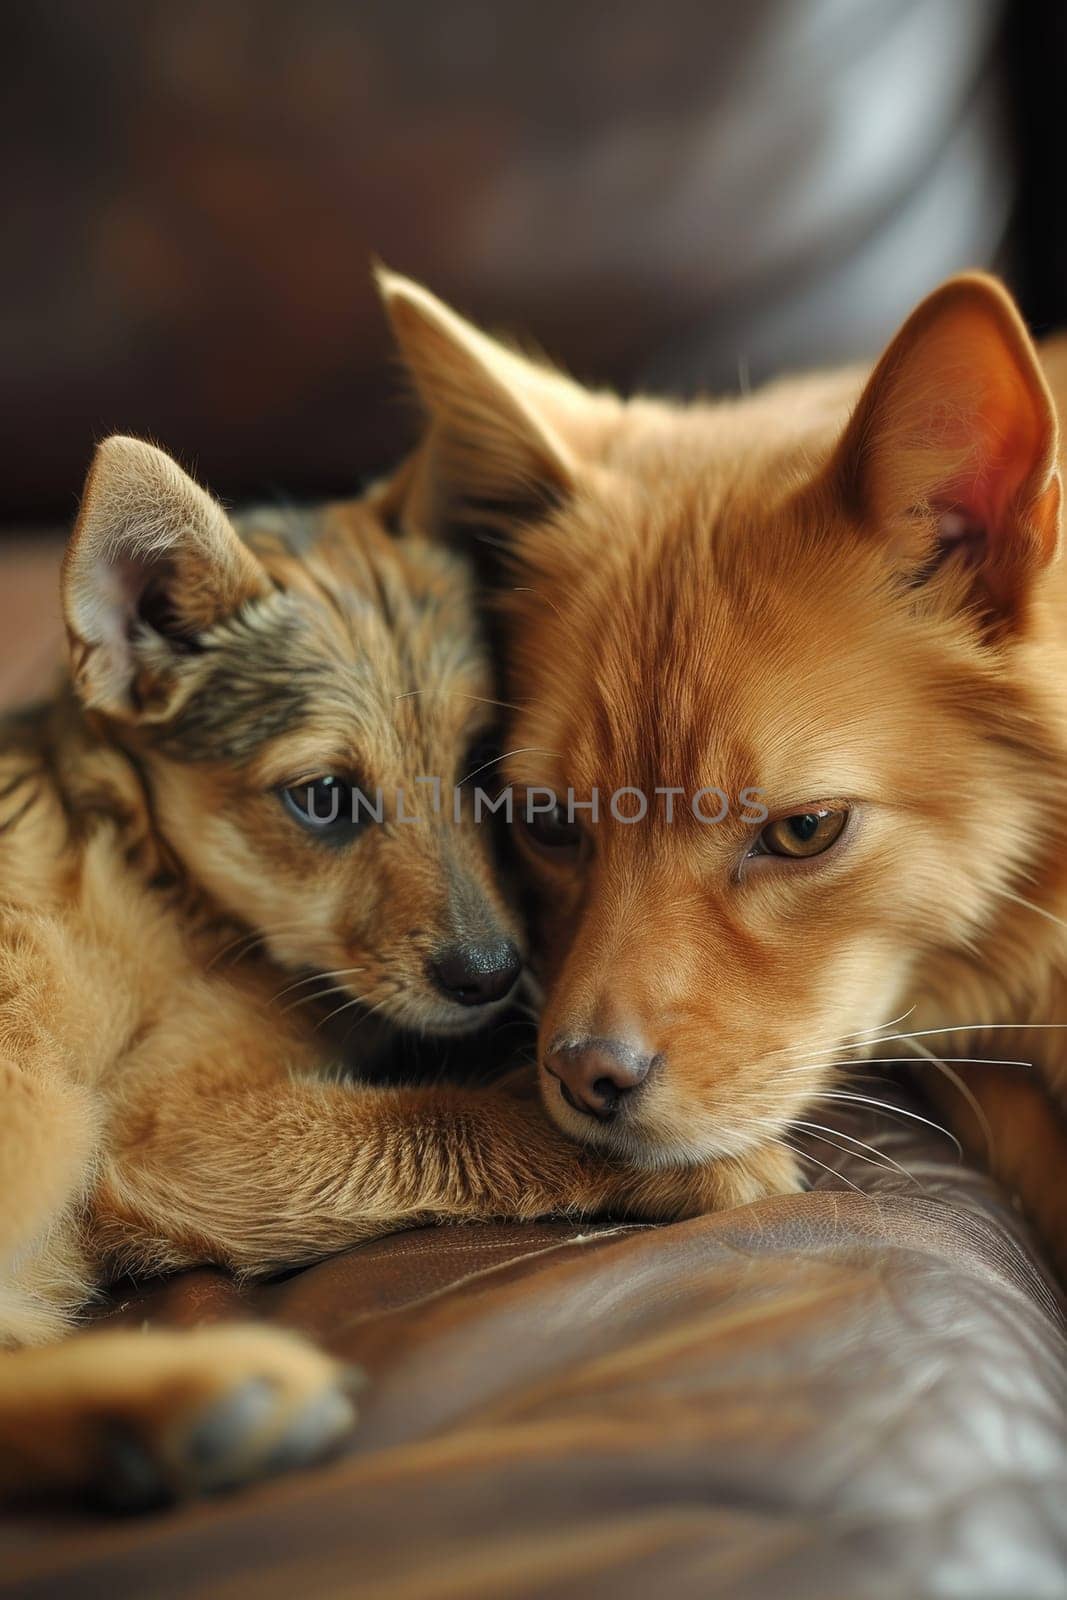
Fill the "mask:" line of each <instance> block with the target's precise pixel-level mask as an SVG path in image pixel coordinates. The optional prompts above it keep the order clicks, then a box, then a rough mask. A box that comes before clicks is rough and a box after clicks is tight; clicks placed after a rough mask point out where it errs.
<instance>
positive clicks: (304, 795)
mask: <svg viewBox="0 0 1067 1600" xmlns="http://www.w3.org/2000/svg"><path fill="white" fill-rule="evenodd" d="M281 798H282V803H283V804H284V806H285V808H286V810H287V811H288V812H289V814H290V816H293V817H295V818H296V820H297V822H299V823H300V825H301V827H304V828H306V829H307V830H308V832H309V833H314V834H316V835H317V836H318V837H319V838H320V839H329V840H330V841H331V842H333V843H339V842H340V841H342V840H344V839H350V838H351V837H352V835H353V833H356V832H358V831H359V828H360V826H361V822H360V819H359V818H358V817H357V815H356V808H355V805H354V793H353V788H352V785H351V784H350V783H349V782H348V781H347V779H345V778H336V777H334V776H332V774H329V773H324V774H323V776H322V777H321V778H311V779H309V780H308V781H307V782H306V783H294V784H292V785H290V787H289V788H287V789H283V790H282V791H281Z"/></svg>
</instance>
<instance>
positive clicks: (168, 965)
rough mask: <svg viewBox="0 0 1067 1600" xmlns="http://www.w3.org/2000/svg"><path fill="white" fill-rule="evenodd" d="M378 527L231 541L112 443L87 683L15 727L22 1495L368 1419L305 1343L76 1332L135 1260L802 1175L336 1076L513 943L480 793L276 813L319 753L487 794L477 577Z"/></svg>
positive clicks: (133, 1476) (17, 1335)
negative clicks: (599, 1151)
mask: <svg viewBox="0 0 1067 1600" xmlns="http://www.w3.org/2000/svg"><path fill="white" fill-rule="evenodd" d="M386 512H387V507H386V505H385V503H384V501H383V499H382V497H381V496H379V495H376V494H373V493H372V494H371V496H370V497H369V498H368V499H367V500H365V501H363V502H359V503H355V504H353V505H348V506H336V507H328V508H326V509H325V510H322V511H317V512H309V513H295V512H294V513H286V514H281V513H277V512H265V513H261V514H258V515H256V514H251V515H249V516H248V517H246V518H245V519H244V520H243V522H242V523H241V526H240V536H239V534H238V532H237V531H236V530H235V528H234V526H233V525H232V524H231V522H230V521H229V519H228V518H227V517H226V516H225V514H224V513H223V511H222V510H221V508H220V507H219V506H218V505H217V503H216V502H215V501H213V500H212V499H211V498H210V497H209V496H208V495H207V494H206V493H205V492H204V491H203V490H201V489H200V488H199V487H198V486H197V485H196V484H195V483H193V481H192V480H191V479H190V478H188V477H187V476H186V475H185V474H184V473H183V472H182V471H181V470H180V468H178V467H177V466H176V465H175V463H174V462H173V461H171V460H170V459H169V457H167V456H165V455H164V454H163V453H162V452H161V451H158V450H156V449H154V448H153V447H151V446H149V445H145V444H141V443H139V442H137V441H134V440H129V439H118V438H116V439H112V440H109V441H108V442H107V443H105V444H104V445H103V446H101V448H100V450H99V451H98V453H97V458H96V461H95V463H94V466H93V470H92V473H91V475H90V478H89V482H88V485H87V488H86V493H85V498H84V502H83V505H82V510H81V515H80V518H79V521H78V524H77V527H76V529H75V532H74V534H73V537H72V539H71V542H70V546H69V548H68V552H67V557H66V561H65V565H64V573H63V604H64V610H65V615H66V620H67V625H68V631H69V635H70V645H71V675H70V681H69V682H67V683H65V684H64V685H63V686H62V688H61V690H60V692H59V693H58V694H57V696H56V698H55V699H54V700H53V701H51V702H50V703H49V704H47V705H45V706H42V707H40V708H37V709H36V710H34V711H31V712H28V713H25V714H23V715H21V716H18V717H15V718H11V719H9V720H8V721H7V722H6V723H5V724H4V729H3V737H2V740H0V1191H2V1193H3V1196H4V1205H3V1211H2V1213H0V1344H4V1345H7V1346H8V1347H10V1348H9V1349H8V1351H7V1353H6V1354H4V1355H2V1356H0V1488H4V1489H8V1490H11V1489H23V1490H24V1489H27V1488H42V1487H56V1486H61V1485H62V1486H67V1487H69V1488H73V1489H86V1488H92V1487H98V1488H99V1489H101V1491H103V1490H105V1489H106V1490H108V1491H109V1492H111V1493H112V1494H114V1495H115V1496H117V1497H118V1498H128V1499H132V1500H138V1501H144V1500H146V1499H152V1498H155V1497H165V1496H167V1495H171V1494H174V1493H187V1492H195V1491H199V1490H208V1489H213V1488H217V1487H221V1486H224V1485H228V1484H232V1483H234V1482H237V1481H240V1480H242V1479H246V1478H250V1477H253V1476H255V1475H256V1474H258V1473H260V1472H263V1471H265V1470H270V1469H276V1468H278V1467H280V1466H284V1465H295V1464H299V1463H300V1462H301V1461H303V1460H305V1459H308V1458H310V1457H311V1456H313V1455H315V1454H317V1453H320V1452H321V1451H322V1450H323V1449H324V1448H326V1447H327V1446H328V1445H330V1444H331V1443H332V1442H333V1441H334V1440H335V1439H336V1438H337V1437H338V1436H339V1434H340V1433H342V1432H343V1431H344V1430H345V1429H346V1428H347V1427H348V1425H349V1424H350V1423H351V1417H352V1413H351V1406H350V1402H349V1400H348V1398H347V1394H346V1380H345V1375H344V1374H342V1373H340V1372H339V1371H338V1369H337V1367H336V1366H335V1364H334V1363H333V1362H331V1361H330V1360H329V1359H328V1358H327V1357H326V1356H325V1355H323V1354H320V1353H319V1352H317V1351H315V1350H314V1349H313V1348H311V1347H310V1346H307V1345H305V1344H303V1343H302V1342H301V1341H299V1340H297V1339H295V1338H293V1337H292V1336H291V1335H288V1334H283V1333H282V1332H280V1331H279V1332H272V1331H268V1330H260V1329H243V1328H236V1329H226V1328H223V1329H215V1330H205V1331H203V1332H202V1333H198V1334H196V1335H193V1336H188V1335H174V1334H163V1333H150V1334H146V1335H144V1336H136V1337H134V1336H131V1335H129V1334H126V1333H122V1334H119V1333H109V1332H106V1331H105V1332H98V1333H92V1334H85V1335H78V1336H77V1337H75V1338H74V1339H72V1340H68V1341H64V1342H62V1343H59V1344H54V1343H52V1342H51V1341H54V1340H55V1339H56V1337H57V1335H59V1334H61V1333H63V1332H64V1331H65V1330H66V1329H67V1328H68V1327H69V1326H70V1323H71V1321H72V1319H73V1318H74V1316H75V1315H76V1313H77V1312H78V1310H79V1309H80V1308H81V1307H82V1305H83V1304H84V1302H85V1300H86V1298H87V1296H88V1295H89V1293H90V1292H91V1290H92V1288H93V1287H94V1286H95V1285H96V1284H98V1283H99V1282H101V1281H102V1280H103V1279H106V1278H107V1277H108V1276H109V1275H110V1274H112V1273H114V1272H116V1271H120V1270H123V1269H129V1268H131V1267H132V1268H136V1269H140V1270H150V1271H154V1270H162V1269H168V1268H173V1267H178V1266H181V1265H185V1264H191V1263H197V1262H220V1263H224V1264H226V1265H228V1266H230V1267H232V1268H235V1269H238V1270H241V1271H251V1272H262V1271H265V1270H269V1269H271V1268H274V1267H277V1266H279V1265H283V1264H284V1265H292V1264H295V1263H298V1262H300V1261H304V1260H307V1259H309V1258H310V1257H313V1256H317V1255H322V1254H323V1253H325V1252H328V1251H331V1250H335V1249H339V1248H341V1247H343V1246H345V1245H349V1244H352V1243H353V1242H355V1241H358V1240H360V1239H365V1238H369V1237H371V1236H374V1235H377V1234H381V1233H384V1232H387V1231H389V1230H390V1229H394V1228H398V1227H402V1226H405V1225H409V1224H412V1223H416V1222H420V1221H427V1220H433V1219H438V1218H447V1217H458V1218H472V1217H486V1216H511V1217H525V1216H533V1215H537V1214H542V1213H545V1212H550V1211H554V1210H571V1211H574V1212H581V1211H587V1210H594V1209H602V1208H604V1207H606V1206H614V1207H616V1208H620V1209H621V1208H627V1209H630V1210H633V1211H636V1212H639V1213H645V1214H649V1215H670V1214H674V1213H676V1212H678V1211H684V1210H698V1209H700V1208H702V1207H704V1206H710V1205H715V1204H727V1203H730V1202H731V1201H736V1200H740V1199H744V1198H750V1197H754V1196H756V1195H758V1194H760V1193H762V1192H765V1190H766V1189H767V1188H768V1187H770V1188H773V1187H775V1186H776V1182H777V1179H778V1178H779V1176H780V1173H779V1169H778V1168H777V1167H776V1166H775V1165H774V1164H773V1163H772V1164H770V1165H769V1166H768V1167H767V1169H766V1171H765V1172H764V1173H763V1174H761V1175H753V1173H752V1172H750V1170H749V1169H748V1168H744V1169H742V1168H739V1167H735V1166H731V1165H730V1164H729V1163H725V1164H724V1165H723V1166H722V1167H721V1169H719V1170H718V1171H717V1172H716V1173H715V1174H714V1175H713V1176H711V1177H710V1178H709V1176H708V1175H707V1174H704V1173H692V1174H690V1173H680V1174H677V1175H676V1176H675V1177H670V1178H668V1177H663V1178H660V1179H658V1180H654V1179H651V1178H649V1177H648V1175H646V1174H643V1173H641V1172H639V1171H635V1172H627V1171H626V1170H625V1169H624V1168H623V1167H621V1166H619V1165H612V1164H611V1163H610V1162H608V1161H605V1160H602V1159H600V1158H598V1157H597V1156H595V1155H594V1154H593V1153H591V1152H589V1151H587V1150H584V1149H583V1148H582V1147H581V1146H579V1145H577V1144H574V1143H572V1142H570V1141H568V1140H566V1139H564V1138H562V1137H561V1136H560V1134H559V1133H558V1131H557V1130H556V1129H555V1128H554V1126H553V1125H552V1124H551V1123H550V1122H549V1121H548V1120H547V1119H546V1118H545V1117H544V1115H543V1112H542V1111H541V1109H540V1106H539V1104H538V1103H537V1100H536V1097H535V1096H532V1095H529V1094H524V1093H523V1092H522V1086H521V1084H519V1085H517V1086H514V1087H513V1088H512V1090H511V1091H510V1092H507V1091H505V1090H504V1089H501V1090H499V1091H497V1092H484V1093H477V1092H474V1091H462V1090H459V1089H447V1088H435V1089H400V1088H374V1087H371V1086H369V1085H367V1084H360V1083H359V1082H355V1081H351V1080H350V1079H346V1078H345V1077H344V1075H343V1074H342V1075H339V1074H338V1073H337V1071H336V1070H335V1069H336V1068H337V1066H338V1063H339V1061H340V1056H339V1054H338V1048H337V1041H334V1042H332V1043H331V1041H330V1038H329V1035H328V1034H326V1033H324V1032H323V1031H322V1030H321V1028H320V1026H319V1024H321V1023H324V1022H326V1021H327V1020H328V1014H329V1013H330V1012H331V1011H333V1010H341V1009H343V1011H344V1013H345V1015H344V1016H343V1018H341V1019H340V1021H341V1026H342V1027H345V1026H347V1025H349V1024H352V1023H355V1027H354V1029H352V1031H351V1032H352V1036H351V1041H350V1046H351V1049H350V1054H351V1055H352V1056H353V1057H354V1064H355V1067H356V1068H357V1069H358V1068H365V1067H367V1066H368V1065H369V1064H371V1063H372V1062H373V1060H374V1057H375V1054H376V1051H377V1049H378V1043H379V1041H378V1038H377V1036H376V1035H375V1034H374V1032H373V1031H372V1030H373V1029H374V1027H375V1025H376V1024H375V1021H374V1020H372V1019H376V1018H381V1019H383V1020H384V1021H385V1022H386V1024H388V1027H389V1028H390V1029H396V1028H406V1029H409V1030H416V1031H418V1032H430V1033H435V1034H442V1035H447V1034H455V1035H458V1034H461V1033H463V1032H465V1031H466V1030H468V1029H469V1027H470V1025H471V1021H472V1013H471V1012H470V1011H469V1010H467V1009H464V1007H463V1005H462V1004H460V1003H458V1002H455V1001H453V1000H452V999H449V998H446V997H444V996H443V995H442V994H441V993H439V992H438V990H437V989H436V988H435V987H434V985H433V984H432V983H431V981H430V979H429V977H428V975H427V973H428V963H429V962H430V961H431V960H432V959H433V957H434V952H435V951H436V950H437V949H438V948H439V947H440V946H441V944H442V943H443V942H444V943H447V942H448V941H449V940H452V939H455V938H456V937H457V935H462V936H463V937H466V938H470V937H481V936H486V935H497V934H507V933H511V934H515V926H514V917H513V914H512V912H511V910H510V909H509V906H508V904H507V903H506V901H505V899H504V898H503V896H502V894H501V891H500V889H499V887H498V884H497V879H496V874H495V872H494V869H493V860H492V852H491V848H490V842H489V836H488V830H487V829H486V828H485V827H484V826H479V825H477V824H476V823H475V821H474V819H473V816H472V814H471V812H470V811H469V810H467V811H465V812H464V815H463V820H462V822H461V823H460V824H458V825H456V824H455V823H454V821H452V820H451V819H450V818H449V817H448V816H447V815H446V816H445V818H444V819H443V820H442V819H438V818H435V817H434V815H433V814H432V809H430V810H427V809H423V810H422V822H421V824H420V825H413V826H405V825H403V824H401V823H399V822H398V821H397V820H395V816H394V814H393V813H392V812H390V813H389V815H388V816H387V817H386V818H385V820H384V821H383V822H382V823H381V824H377V823H375V824H368V825H367V826H366V827H365V828H364V829H363V831H362V832H361V833H360V834H359V835H358V837H353V838H352V839H350V840H349V841H348V842H347V843H346V844H344V845H342V846H335V845H331V844H330V843H327V842H324V840H323V839H322V838H318V837H312V836H311V835H310V834H309V832H308V831H307V830H306V829H305V828H303V827H302V826H301V825H300V824H299V823H298V822H297V821H296V820H294V817H293V815H291V814H290V812H289V810H287V806H286V804H285V803H283V798H282V796H283V792H284V791H285V790H286V788H292V787H293V786H297V788H299V786H300V785H301V784H305V785H306V784H307V783H309V782H310V781H311V780H312V779H313V778H314V777H316V776H318V775H321V774H324V773H328V774H335V775H336V774H343V775H348V776H349V777H350V778H352V779H353V780H354V781H358V782H359V783H360V784H361V786H363V787H364V788H365V790H366V792H367V793H368V794H370V793H372V792H373V791H374V790H376V789H377V788H379V787H381V788H383V789H384V790H385V791H386V792H387V793H392V792H394V791H395V790H396V789H397V788H398V787H401V786H402V787H403V788H404V789H405V790H406V794H407V801H406V804H405V810H407V811H409V812H410V810H411V809H412V807H413V806H415V805H416V803H417V801H418V797H419V796H420V793H421V794H422V795H424V796H425V798H426V805H427V807H429V806H431V801H430V798H429V791H427V790H420V788H419V785H418V778H419V777H420V776H426V775H437V776H440V777H441V778H442V780H443V782H444V783H445V784H446V785H448V784H450V783H452V782H459V781H460V780H461V779H462V778H463V777H464V776H465V775H466V774H467V772H468V771H469V767H470V759H471V758H470V755H469V752H470V747H471V744H472V741H476V740H477V738H478V737H479V735H480V734H482V733H483V731H484V730H485V728H486V726H487V725H488V724H489V723H490V722H491V721H492V720H493V718H494V717H495V715H496V703H495V702H494V700H493V697H492V681H491V676H490V672H489V668H488V662H487V658H486V653H485V650H484V648H483V646H482V644H481V642H480V640H479V637H478V634H477V631H476V629H475V626H474V621H473V614H472V606H471V596H470V583H469V579H468V576H467V573H466V569H465V566H464V565H463V564H462V563H461V562H460V560H459V559H458V558H456V557H453V556H450V555H448V554H447V553H446V552H445V551H444V550H443V549H439V548H434V547H432V546H431V545H429V544H427V543H425V542H424V541H422V540H421V539H419V538H418V537H415V536H410V537H405V538H396V537H393V536H392V535H391V533H390V531H389V530H388V528H387V526H386V523H385V521H384V517H385V515H386ZM515 936H516V937H517V935H515ZM495 1009H496V1010H499V1004H498V1005H496V1006H495ZM487 1010H488V1012H489V1014H492V1012H493V1010H494V1007H493V1006H489V1007H485V1008H482V1011H481V1015H483V1016H484V1014H485V1012H486V1011H487ZM786 1181H788V1177H786ZM35 1347H39V1348H35Z"/></svg>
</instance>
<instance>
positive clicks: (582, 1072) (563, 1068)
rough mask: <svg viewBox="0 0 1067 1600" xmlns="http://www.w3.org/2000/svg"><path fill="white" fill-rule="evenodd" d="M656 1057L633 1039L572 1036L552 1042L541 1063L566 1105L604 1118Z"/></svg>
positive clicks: (630, 1089)
mask: <svg viewBox="0 0 1067 1600" xmlns="http://www.w3.org/2000/svg"><path fill="white" fill-rule="evenodd" d="M657 1059H658V1058H657V1057H655V1056H653V1055H651V1054H650V1053H649V1052H647V1051H646V1050H645V1049H644V1047H643V1045H642V1044H640V1043H638V1042H637V1041H636V1040H631V1039H576V1040H574V1041H567V1042H556V1043H554V1044H553V1047H552V1049H551V1050H550V1051H549V1053H548V1055H547V1057H546V1059H545V1067H546V1069H547V1071H548V1072H550V1073H551V1074H552V1076H553V1077H554V1078H558V1079H559V1087H560V1093H561V1094H562V1095H563V1098H564V1100H566V1102H567V1104H568V1105H569V1106H572V1107H573V1108H574V1110H575V1111H580V1112H582V1114H583V1116H587V1117H599V1118H600V1121H601V1122H607V1121H608V1120H609V1119H610V1118H611V1117H613V1116H614V1115H615V1113H616V1112H617V1111H618V1109H619V1102H620V1101H621V1099H622V1097H623V1095H627V1094H630V1093H632V1091H633V1090H634V1089H636V1088H638V1087H639V1086H640V1085H641V1084H642V1083H644V1081H645V1079H646V1078H647V1077H648V1073H649V1069H650V1068H651V1067H653V1066H654V1065H655V1063H656V1060H657Z"/></svg>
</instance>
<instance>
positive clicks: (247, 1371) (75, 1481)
mask: <svg viewBox="0 0 1067 1600" xmlns="http://www.w3.org/2000/svg"><path fill="white" fill-rule="evenodd" d="M23 1362H26V1363H27V1365H26V1369H25V1370H26V1376H27V1377H28V1379H29V1380H30V1381H29V1385H28V1392H24V1393H23V1395H22V1400H21V1405H20V1407H19V1409H20V1411H21V1424H22V1425H21V1426H20V1427H19V1429H18V1432H19V1435H20V1436H21V1438H20V1440H17V1441H16V1443H19V1442H21V1443H22V1445H23V1450H24V1453H25V1457H26V1459H25V1462H24V1465H25V1473H24V1476H23V1484H22V1486H23V1487H25V1488H26V1489H29V1490H36V1491H38V1492H39V1491H41V1490H47V1489H53V1490H55V1489H63V1490H66V1491H68V1492H69V1491H71V1490H73V1491H76V1492H80V1493H82V1494H84V1495H86V1496H87V1497H88V1498H90V1499H92V1500H94V1501H95V1502H96V1503H97V1504H99V1505H101V1506H105V1507H107V1508H108V1509H112V1510H122V1511H138V1510H147V1509H150V1508H152V1507H156V1506H161V1505H166V1504H168V1503H169V1502H171V1501H174V1500H181V1499H187V1498H191V1497H194V1496H197V1495H206V1494H216V1493H219V1492H222V1491H225V1490H230V1489H236V1488H238V1487H240V1486H241V1485H242V1484H247V1483H252V1482H255V1481H256V1480H257V1479H260V1478H264V1477H267V1476H269V1475H271V1474H273V1473H278V1472H286V1471H289V1470H291V1469H293V1468H297V1467H303V1466H307V1465H309V1464H310V1463H312V1462H314V1461H317V1460H319V1459H321V1458H322V1457H324V1456H326V1455H328V1454H330V1453H331V1452H332V1451H333V1450H334V1449H336V1447H337V1446H338V1445H339V1444H340V1443H341V1441H342V1440H343V1439H344V1438H345V1437H346V1435H347V1434H348V1433H349V1432H350V1431H351V1429H352V1426H353V1424H354V1422H355V1415H356V1413H355V1405H354V1401H353V1395H354V1392H355V1390H356V1388H357V1387H358V1379H357V1378H356V1376H355V1374H354V1373H353V1372H352V1371H351V1370H350V1369H346V1368H344V1367H343V1366H341V1365H340V1364H339V1363H338V1362H336V1361H334V1360H332V1359H331V1358H330V1357H329V1356H327V1355H326V1354H324V1353H323V1352H322V1351H321V1350H318V1349H316V1348H315V1346H314V1345H312V1344H309V1343H308V1342H307V1341H306V1340H304V1339H301V1338H299V1337H298V1336H297V1335H295V1334H291V1333H287V1332H285V1331H283V1330H281V1329H275V1328H267V1327H260V1326H256V1325H248V1326H245V1325H243V1324H237V1325H229V1326H220V1327H213V1328H202V1329H196V1330H194V1331H191V1332H188V1333H182V1332H166V1331H158V1332H155V1331H152V1332H146V1333H143V1334H138V1333H127V1332H125V1331H118V1330H116V1331H114V1332H111V1331H106V1332H100V1333H90V1334H85V1335H82V1336H77V1335H76V1336H74V1337H73V1338H71V1339H69V1340H67V1341H65V1342H64V1343H62V1344H59V1345H56V1346H52V1347H50V1348H46V1349H42V1350H35V1351H27V1352H24V1353H20V1354H17V1355H15V1356H13V1357H9V1358H7V1362H6V1363H5V1365H6V1366H7V1374H6V1375H10V1373H11V1371H12V1367H17V1366H19V1365H20V1364H21V1363H23ZM3 1410H4V1404H3V1401H2V1400H0V1440H2V1439H3V1437H4V1434H5V1432H6V1431H7V1430H6V1427H5V1418H4V1415H3ZM7 1420H8V1421H10V1417H9V1418H8V1419H7ZM16 1481H17V1480H16Z"/></svg>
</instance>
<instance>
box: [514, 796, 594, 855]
mask: <svg viewBox="0 0 1067 1600" xmlns="http://www.w3.org/2000/svg"><path fill="white" fill-rule="evenodd" d="M520 820H521V821H522V824H523V827H524V829H525V832H526V837H527V838H528V839H529V840H530V843H531V844H533V845H536V847H537V849H538V850H542V851H545V852H546V853H548V852H551V853H552V854H553V855H558V856H563V855H570V856H575V855H577V854H578V852H579V851H580V850H581V848H582V830H581V828H580V827H579V826H578V824H577V823H576V822H569V821H568V820H567V808H566V806H553V807H552V809H551V811H528V810H527V809H526V808H525V806H524V807H523V808H522V812H521V818H520Z"/></svg>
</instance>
